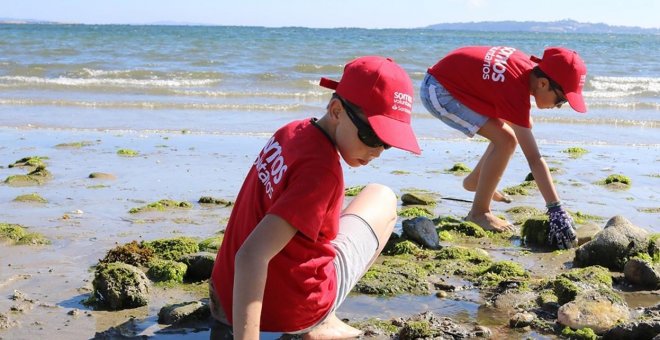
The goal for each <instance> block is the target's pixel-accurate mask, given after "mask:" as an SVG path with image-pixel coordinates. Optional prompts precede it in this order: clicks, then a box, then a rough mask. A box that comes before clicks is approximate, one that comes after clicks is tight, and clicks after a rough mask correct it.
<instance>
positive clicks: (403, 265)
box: [354, 256, 431, 296]
mask: <svg viewBox="0 0 660 340" xmlns="http://www.w3.org/2000/svg"><path fill="white" fill-rule="evenodd" d="M428 275H429V273H428V271H427V270H425V269H424V268H422V266H421V265H420V264H419V263H418V262H417V261H415V258H414V257H410V256H409V257H405V256H396V257H388V258H386V259H385V260H383V262H382V263H376V264H374V265H373V266H371V268H369V270H368V271H367V273H366V274H364V276H363V277H362V279H360V281H359V282H358V283H357V284H356V285H355V288H354V289H355V291H356V292H359V293H363V294H371V295H380V296H396V295H400V294H413V295H426V294H430V293H431V290H430V287H429V282H428V281H427V277H428Z"/></svg>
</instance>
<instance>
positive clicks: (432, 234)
mask: <svg viewBox="0 0 660 340" xmlns="http://www.w3.org/2000/svg"><path fill="white" fill-rule="evenodd" d="M402 225H403V237H405V238H407V239H409V240H411V241H415V242H417V243H418V244H419V245H421V246H423V247H425V248H430V249H438V248H440V238H439V237H438V232H437V231H436V230H435V224H433V221H431V220H430V219H428V218H426V217H415V218H413V219H409V220H404V221H403V222H402Z"/></svg>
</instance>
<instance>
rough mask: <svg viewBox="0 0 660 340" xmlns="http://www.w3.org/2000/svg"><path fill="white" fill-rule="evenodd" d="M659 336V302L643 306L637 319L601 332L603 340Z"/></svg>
mask: <svg viewBox="0 0 660 340" xmlns="http://www.w3.org/2000/svg"><path fill="white" fill-rule="evenodd" d="M659 338H660V304H658V305H655V306H653V307H647V308H644V309H643V311H642V313H641V314H640V315H639V316H638V318H637V320H635V321H632V322H628V323H622V324H619V325H617V326H616V327H614V328H612V329H610V330H608V331H607V333H605V334H603V340H618V339H654V340H655V339H659Z"/></svg>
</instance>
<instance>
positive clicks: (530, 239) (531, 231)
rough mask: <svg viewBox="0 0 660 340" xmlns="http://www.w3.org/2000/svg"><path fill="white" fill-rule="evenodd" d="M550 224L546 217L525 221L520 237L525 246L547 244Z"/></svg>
mask: <svg viewBox="0 0 660 340" xmlns="http://www.w3.org/2000/svg"><path fill="white" fill-rule="evenodd" d="M549 229H550V222H549V221H548V217H547V216H537V217H531V218H528V219H527V220H525V222H524V223H523V225H522V227H521V229H520V235H521V237H522V239H523V242H524V243H525V244H526V245H545V244H547V239H548V232H549Z"/></svg>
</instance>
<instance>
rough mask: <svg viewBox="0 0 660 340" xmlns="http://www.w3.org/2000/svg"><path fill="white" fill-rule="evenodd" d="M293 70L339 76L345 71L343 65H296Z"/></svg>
mask: <svg viewBox="0 0 660 340" xmlns="http://www.w3.org/2000/svg"><path fill="white" fill-rule="evenodd" d="M293 70H294V71H296V72H301V73H316V74H337V73H341V72H342V71H343V70H344V66H343V65H317V64H296V65H295V66H294V67H293Z"/></svg>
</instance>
